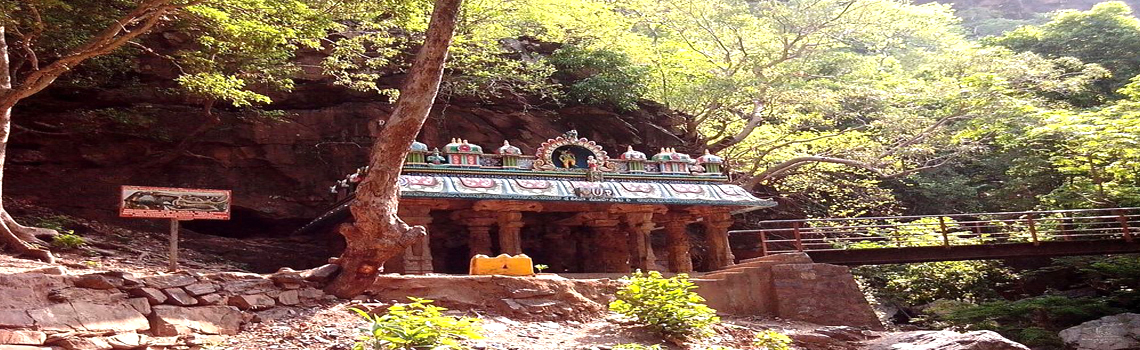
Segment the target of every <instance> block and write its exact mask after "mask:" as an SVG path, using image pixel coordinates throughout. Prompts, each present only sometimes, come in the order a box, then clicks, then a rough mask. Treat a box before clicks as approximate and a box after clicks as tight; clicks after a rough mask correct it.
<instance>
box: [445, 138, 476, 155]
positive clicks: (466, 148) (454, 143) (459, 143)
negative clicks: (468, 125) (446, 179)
mask: <svg viewBox="0 0 1140 350" xmlns="http://www.w3.org/2000/svg"><path fill="white" fill-rule="evenodd" d="M443 153H464V154H483V147H480V146H479V145H475V144H471V143H469V142H467V140H462V139H451V143H449V144H447V145H446V146H443Z"/></svg>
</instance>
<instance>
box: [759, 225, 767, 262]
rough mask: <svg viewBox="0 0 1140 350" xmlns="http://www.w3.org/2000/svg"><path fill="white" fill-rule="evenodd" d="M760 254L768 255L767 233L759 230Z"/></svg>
mask: <svg viewBox="0 0 1140 350" xmlns="http://www.w3.org/2000/svg"><path fill="white" fill-rule="evenodd" d="M760 256H768V233H767V232H764V231H763V230H761V231H760Z"/></svg>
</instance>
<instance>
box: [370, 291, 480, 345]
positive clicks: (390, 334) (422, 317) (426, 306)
mask: <svg viewBox="0 0 1140 350" xmlns="http://www.w3.org/2000/svg"><path fill="white" fill-rule="evenodd" d="M408 299H411V300H412V302H411V303H408V304H396V305H392V306H391V307H389V308H388V312H387V313H385V314H384V315H383V316H374V315H370V314H369V313H367V312H364V311H362V310H358V309H352V310H353V311H355V312H356V313H358V314H360V316H361V317H363V318H364V319H365V320H367V321H368V322H370V323H371V324H370V325H369V326H368V327H365V328H363V329H361V331H362V332H364V333H365V334H364V335H363V336H361V337H360V341H358V342H356V344H355V345H353V347H352V349H353V350H418V349H466V348H467V347H466V346H463V345H461V344H460V341H462V340H464V339H480V338H482V337H483V336H482V334H481V333H482V328H481V327H480V326H479V319H478V318H473V317H454V316H444V315H443V314H442V312H443V311H444V310H447V309H445V308H442V307H438V306H435V305H432V304H431V303H432V300H427V299H420V298H408Z"/></svg>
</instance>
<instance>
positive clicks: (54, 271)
mask: <svg viewBox="0 0 1140 350" xmlns="http://www.w3.org/2000/svg"><path fill="white" fill-rule="evenodd" d="M24 273H42V274H45V275H65V274H67V268H66V267H63V266H46V267H41V268H37V269H31V270H28V271H24Z"/></svg>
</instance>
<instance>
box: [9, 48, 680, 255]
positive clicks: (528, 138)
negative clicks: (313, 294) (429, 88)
mask: <svg viewBox="0 0 1140 350" xmlns="http://www.w3.org/2000/svg"><path fill="white" fill-rule="evenodd" d="M305 59H309V60H313V58H312V57H308V58H302V60H305ZM136 67H137V68H136V71H135V72H132V73H131V74H130V75H128V76H123V77H114V78H112V79H108V80H106V81H103V82H101V83H100V84H98V85H97V86H95V87H92V88H77V87H71V88H56V89H54V90H49V91H45V92H44V93H41V94H39V95H37V96H35V97H33V98H32V99H30V100H28V101H26V102H25V103H22V104H21V105H18V106H17V108H16V110H15V112H14V113H15V115H14V121H15V131H14V134H13V136H12V142H13V144H12V149H11V151H10V158H9V163H8V168H7V170H8V173H7V174H6V175H8V177H7V178H6V179H5V180H7V181H5V185H6V188H5V190H6V191H7V193H6V194H8V195H10V196H13V197H15V198H19V199H25V200H28V201H30V202H32V203H34V204H37V205H40V206H45V207H50V208H53V209H56V210H58V211H61V212H63V213H66V214H70V215H74V216H79V217H85V218H91V219H98V220H103V221H105V222H108V223H112V224H123V225H135V226H138V225H146V223H144V222H145V221H147V220H124V219H118V218H116V216H117V210H118V200H117V196H118V191H119V186H120V185H150V186H177V187H199V188H218V189H231V190H233V193H234V207H233V220H231V221H228V222H204V221H195V222H190V223H187V224H186V227H187V228H189V229H192V230H196V231H199V232H208V233H215V234H221V235H226V236H234V237H245V236H255V235H279V234H285V233H288V232H291V231H292V230H293V229H295V228H297V227H299V226H300V225H301V224H303V223H304V222H307V220H309V219H311V218H313V217H315V216H316V215H317V214H319V213H320V212H321V211H323V210H324V209H326V208H327V206H329V205H330V204H332V203H331V198H330V195H329V193H328V188H329V186H331V185H332V184H333V182H334V181H336V180H338V179H340V178H343V176H344V175H345V174H348V173H350V172H352V171H353V170H354V169H355V168H356V167H358V166H362V165H363V164H364V162H365V159H366V157H367V153H368V150H369V146H370V145H371V143H372V138H371V136H370V135H371V132H370V130H371V129H373V128H374V126H370V125H369V120H370V119H371V118H373V117H374V116H376V115H381V116H385V115H387V114H388V113H390V112H391V110H392V105H391V104H390V103H389V102H388V100H387V98H386V97H383V96H379V95H370V94H364V93H357V92H353V91H349V90H347V89H344V88H342V87H338V86H334V85H332V84H330V83H329V82H328V81H327V80H325V79H324V78H322V77H321V76H320V75H316V74H308V75H306V76H303V77H302V79H301V80H299V81H298V86H297V89H296V90H295V91H294V92H292V93H289V94H275V95H274V96H273V99H274V101H275V102H274V103H273V104H272V105H270V106H267V108H266V110H269V111H270V113H255V112H253V111H249V110H241V109H236V108H228V107H225V106H218V107H215V108H214V111H215V114H216V115H217V116H219V118H220V119H221V123H220V124H218V125H216V126H213V127H211V128H209V129H208V130H206V131H205V132H204V133H201V134H200V135H199V136H197V137H194V138H193V139H192V140H191V142H190V143H189V146H188V148H186V151H187V152H179V154H180V155H179V156H178V157H177V158H173V159H172V160H167V159H164V158H171V157H168V155H170V154H171V151H172V150H174V149H177V148H178V144H179V142H180V141H181V140H183V139H185V138H186V137H187V135H191V134H192V133H193V132H194V130H195V129H197V128H198V127H199V126H201V125H202V124H204V123H206V121H207V120H209V118H208V117H207V116H206V115H205V113H204V109H203V108H202V103H201V102H200V101H195V100H193V99H189V98H187V97H184V96H181V95H179V94H176V93H172V92H171V91H174V89H173V88H174V86H173V82H172V81H171V79H172V78H173V76H174V73H173V71H171V70H170V68H169V67H166V66H165V65H164V63H163V61H160V60H158V59H149V58H146V57H140V58H138V62H137V63H136ZM310 73H311V72H310ZM399 79H400V77H399V76H395V77H392V78H391V79H390V80H389V81H388V84H390V86H396V85H397V84H398V82H399ZM672 113H673V112H671V111H669V110H667V109H665V108H663V107H662V106H659V105H656V104H652V103H642V104H641V105H640V108H639V109H638V110H635V111H631V112H617V111H615V110H613V109H608V108H604V107H596V106H585V105H558V104H555V103H552V102H551V101H549V100H544V99H541V98H537V97H531V96H503V97H500V98H494V99H477V98H471V97H463V96H441V97H440V99H439V100H438V103H437V104H436V108H435V109H434V110H433V111H432V114H431V117H430V118H429V120H428V121H427V124H426V125H425V127H424V131H423V133H422V134H421V135H420V137H419V139H420V140H421V141H423V142H426V143H428V144H429V145H432V146H441V145H443V144H445V143H447V140H449V139H450V138H453V137H459V138H465V139H468V140H470V141H471V142H473V143H476V144H481V145H484V146H487V147H488V149H491V148H492V146H496V145H499V144H501V143H502V142H503V140H510V141H511V143H512V144H513V145H517V146H518V147H520V148H522V149H523V151H524V152H533V151H534V150H535V148H536V147H537V146H538V145H539V144H540V143H541V142H542V141H545V140H546V139H547V138H550V137H554V136H557V135H559V134H561V133H562V132H564V131H566V130H568V129H577V130H578V131H579V133H580V134H581V135H582V136H584V137H588V138H591V139H594V140H597V141H598V142H599V143H601V144H602V145H604V146H606V147H607V148H609V149H617V148H619V147H620V148H624V147H625V145H630V144H632V145H634V146H635V147H638V148H642V149H650V148H655V147H660V146H664V145H671V146H676V145H679V144H680V143H682V141H681V140H680V139H678V138H677V137H676V136H674V135H673V134H672V133H671V132H669V131H668V130H670V129H671V126H670V125H671V120H672V116H673V114H672ZM152 224H156V225H157V224H158V223H155V222H152Z"/></svg>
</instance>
